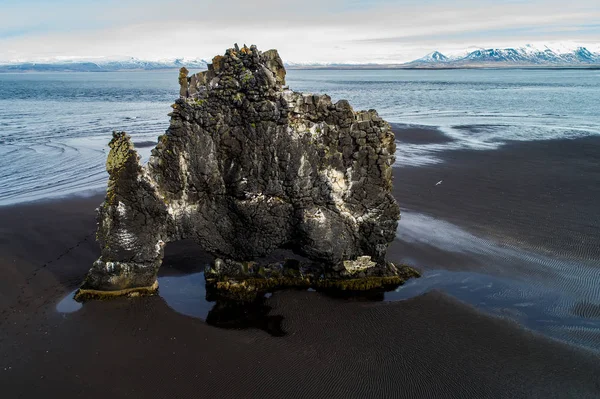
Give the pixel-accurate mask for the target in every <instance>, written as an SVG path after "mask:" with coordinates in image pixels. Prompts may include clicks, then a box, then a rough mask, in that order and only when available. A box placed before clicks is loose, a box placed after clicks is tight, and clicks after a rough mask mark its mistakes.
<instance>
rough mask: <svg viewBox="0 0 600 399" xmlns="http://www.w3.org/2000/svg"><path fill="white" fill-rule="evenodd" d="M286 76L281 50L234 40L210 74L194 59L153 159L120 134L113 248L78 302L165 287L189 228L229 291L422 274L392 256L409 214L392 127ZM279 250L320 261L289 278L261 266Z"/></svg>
mask: <svg viewBox="0 0 600 399" xmlns="http://www.w3.org/2000/svg"><path fill="white" fill-rule="evenodd" d="M285 75H286V71H285V68H284V67H283V62H282V61H281V59H280V57H279V55H278V53H277V51H275V50H269V51H266V52H264V53H263V52H260V51H258V49H257V48H256V47H255V46H252V47H250V48H248V47H245V46H244V48H242V49H240V48H238V47H237V46H236V47H235V48H232V49H229V50H227V51H226V53H225V55H224V56H217V57H215V58H214V59H213V63H212V64H210V65H209V67H208V71H205V72H201V73H197V74H194V75H192V76H188V71H187V70H185V68H182V70H181V71H180V76H179V83H180V89H181V91H180V94H181V98H180V99H178V100H177V101H176V102H175V104H173V106H172V107H173V112H172V113H171V114H170V115H171V124H170V127H169V129H168V130H167V132H166V134H165V135H163V136H161V137H160V138H159V143H158V144H157V146H156V147H155V148H154V149H153V150H152V156H151V157H150V159H149V161H148V163H147V165H145V166H142V165H141V164H140V161H139V155H138V154H137V152H136V151H135V149H134V148H133V144H132V143H131V139H130V137H129V136H128V135H127V134H125V133H124V132H120V133H115V134H114V135H113V140H112V141H111V142H110V148H111V151H110V154H109V156H108V159H107V162H106V167H107V170H108V172H109V175H110V177H109V182H108V189H107V195H106V200H105V201H104V203H103V204H102V205H101V206H100V208H99V213H98V222H99V227H98V233H97V239H98V242H99V243H100V248H101V256H100V258H99V259H98V260H97V261H96V262H95V263H94V265H93V267H92V268H91V270H90V272H89V273H88V276H87V277H86V280H85V282H84V284H83V286H82V290H80V292H79V293H78V296H79V298H80V299H85V298H86V297H89V296H101V295H102V294H103V293H107V292H110V293H111V294H113V295H115V294H117V295H118V294H121V293H122V294H129V293H131V290H137V291H141V292H143V293H151V292H153V291H154V290H155V289H156V285H155V282H156V276H157V272H158V269H159V267H160V265H161V263H162V258H163V251H164V249H163V247H164V244H165V243H167V242H172V241H177V240H182V239H186V238H191V239H194V240H195V241H197V242H198V243H199V244H200V245H201V247H202V248H203V249H204V250H206V251H208V252H210V253H211V254H213V255H215V256H217V257H219V258H220V259H222V261H219V262H218V263H215V267H214V268H212V270H211V279H213V281H214V283H215V285H216V287H217V288H219V289H222V290H242V289H245V288H247V287H249V289H250V290H253V289H254V287H255V286H261V285H263V286H264V285H268V286H272V285H274V286H278V285H283V286H296V287H303V286H318V287H322V288H339V289H352V290H366V289H372V288H381V287H383V286H387V285H393V284H399V283H401V282H403V281H404V280H405V279H406V278H409V277H413V276H415V275H416V273H414V272H409V270H408V269H407V268H402V267H398V266H397V265H394V264H392V263H390V262H387V261H386V259H385V256H386V251H387V247H388V244H389V243H390V242H391V241H392V240H393V239H394V237H395V233H396V227H397V224H398V219H399V217H400V210H399V207H398V204H397V203H396V201H395V199H394V197H393V196H392V195H391V193H390V191H391V187H392V165H393V164H394V161H395V150H396V145H395V141H394V134H393V133H392V131H391V128H390V126H389V124H388V123H387V122H386V121H384V120H383V119H381V118H380V117H379V116H378V114H377V112H376V111H374V110H369V111H360V112H355V111H354V110H353V109H352V107H351V106H350V104H349V103H348V102H347V101H345V100H340V101H338V102H337V103H332V101H331V98H330V97H329V96H327V95H312V94H302V93H296V92H294V91H292V90H289V89H288V88H287V87H286V86H285ZM279 248H288V249H291V250H293V251H294V252H295V253H297V254H301V255H303V256H305V257H306V258H308V259H309V260H310V262H312V263H313V264H315V265H318V271H317V272H315V270H316V269H315V268H314V267H307V268H301V270H300V272H299V273H293V275H292V276H286V275H285V273H282V272H281V268H279V267H273V266H272V265H267V264H260V263H257V262H256V259H257V258H260V257H264V256H266V255H268V254H270V253H272V252H273V251H275V250H277V249H279ZM284 269H285V265H284ZM290 271H293V272H297V271H298V270H296V269H294V270H291V269H290ZM284 272H285V270H284Z"/></svg>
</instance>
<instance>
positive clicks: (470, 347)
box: [0, 129, 600, 398]
mask: <svg viewBox="0 0 600 399" xmlns="http://www.w3.org/2000/svg"><path fill="white" fill-rule="evenodd" d="M396 133H397V140H399V148H400V151H401V150H402V149H401V143H402V139H403V135H404V140H413V141H415V140H421V141H422V142H423V143H425V142H427V141H428V140H431V141H435V140H440V139H443V138H440V137H439V136H438V134H437V133H435V132H433V133H432V132H431V129H430V131H429V132H426V133H425V136H419V134H420V133H419V130H413V131H408V130H407V131H405V132H398V131H397V132H396ZM593 139H594V140H595V138H593ZM588 140H591V139H586V140H583V141H581V140H576V141H571V142H563V141H555V142H531V143H510V144H507V145H505V146H503V147H501V148H500V149H497V150H494V151H481V152H477V151H462V150H457V151H449V152H446V153H443V154H442V156H443V158H444V163H443V164H441V165H434V166H431V167H427V166H426V167H406V168H395V170H394V173H395V181H394V187H395V188H394V190H395V191H394V195H395V196H396V197H397V198H398V201H399V202H400V204H401V206H402V207H403V215H404V219H403V221H401V222H400V228H399V234H400V238H399V239H397V240H396V241H395V242H394V243H393V244H392V246H391V247H390V251H389V254H390V260H392V261H394V260H396V259H398V260H400V259H405V258H410V259H412V261H413V262H416V263H418V265H417V266H419V265H421V266H424V267H425V268H426V270H425V271H426V272H427V271H430V272H431V273H433V272H435V269H436V268H439V267H440V266H442V267H445V268H447V270H449V271H450V272H452V271H467V272H482V273H490V274H495V275H500V276H511V277H513V276H521V277H519V278H521V279H524V280H528V281H531V282H536V281H544V282H548V281H554V280H553V279H557V275H556V273H559V272H562V271H561V270H559V269H556V268H557V266H556V265H554V264H549V265H546V264H542V266H543V268H541V269H540V270H542V271H544V273H546V274H539V275H537V274H535V273H533V272H540V270H532V269H528V268H527V267H525V266H524V265H528V264H526V263H522V262H521V261H520V262H521V263H519V262H515V261H514V259H513V258H510V257H507V258H506V261H505V262H504V263H502V262H500V261H502V258H499V257H498V256H497V253H496V252H493V251H491V252H490V250H489V248H488V247H486V246H485V245H488V244H486V243H483V244H481V243H479V242H476V243H477V244H478V245H482V247H481V248H482V249H481V250H479V249H477V248H475V249H474V248H472V247H468V246H465V244H464V242H462V241H461V240H462V239H463V236H462V235H460V234H463V233H460V232H459V231H458V230H443V228H447V227H448V225H447V224H455V226H459V227H460V228H462V229H465V231H467V232H470V234H472V235H474V236H476V238H481V237H487V239H488V240H489V241H493V240H497V244H498V245H499V246H500V247H502V246H506V245H508V244H515V245H516V244H519V245H520V247H522V248H526V249H535V250H540V251H541V252H542V253H545V252H547V251H550V250H552V249H555V250H556V251H558V253H559V255H560V256H565V257H567V259H571V260H573V259H579V260H581V259H583V258H588V259H598V258H597V257H596V256H597V254H596V252H594V251H593V248H592V247H591V245H592V244H593V241H590V239H591V238H593V235H592V232H593V230H594V229H595V228H596V227H597V225H596V224H594V223H595V222H594V221H593V219H590V215H589V212H591V208H589V209H588V208H586V207H585V206H583V207H582V204H583V205H585V204H586V203H587V201H589V199H590V198H593V197H594V196H595V195H596V192H595V191H594V188H593V187H592V188H591V191H590V192H588V193H587V194H585V195H584V196H582V193H580V192H578V191H577V190H576V189H577V187H579V186H580V185H583V187H580V188H581V189H584V188H585V187H588V186H587V185H586V184H585V182H584V181H582V180H576V181H574V182H573V184H572V185H571V184H569V185H567V186H566V188H565V190H563V191H560V192H556V193H555V195H554V196H553V197H551V198H549V199H548V198H547V197H543V196H542V197H541V198H546V202H544V203H545V204H549V206H550V207H549V208H544V207H543V206H541V204H543V203H540V202H539V198H540V197H539V196H540V195H542V194H543V193H545V192H547V184H549V182H550V180H546V179H545V177H544V176H550V175H551V174H552V173H555V171H554V170H553V171H549V170H546V171H544V166H545V165H547V164H548V162H550V163H551V164H552V165H555V166H556V167H562V168H563V170H564V173H565V174H566V175H568V174H570V173H572V172H573V169H569V165H571V167H572V168H580V167H581V165H582V164H577V163H575V164H574V163H573V162H576V159H575V158H571V155H572V156H573V157H574V156H575V155H577V154H580V153H581V149H582V148H588V149H590V148H592V149H594V148H600V147H597V146H595V144H596V141H594V145H591V144H590V141H588ZM534 150H535V151H534ZM589 151H592V150H589ZM594 151H596V150H594ZM587 154H588V157H587V158H586V159H587V160H588V161H589V160H590V159H595V158H594V157H595V156H596V153H595V152H588V153H587ZM559 156H566V158H562V161H561V162H559V158H560V157H559ZM536 157H537V160H536ZM482 160H485V163H484V165H487V166H488V172H487V173H486V168H483V167H480V168H477V167H474V166H476V165H482V162H483V161H482ZM517 161H518V162H517ZM581 162H584V160H581ZM523 163H524V164H523ZM511 165H512V169H511V167H510V166H511ZM522 165H525V167H523V166H522ZM565 168H566V169H565ZM546 169H547V168H546ZM442 171H443V173H445V174H446V175H445V176H442V178H443V180H444V182H443V183H442V184H441V185H438V186H435V183H436V182H437V181H439V180H440V178H439V174H440V173H442ZM534 176H535V177H536V178H537V179H538V180H540V182H538V183H535V182H532V178H533V177H534ZM594 176H595V175H594V174H593V173H592V174H590V175H588V176H587V177H585V179H592V180H594V179H595V177H594ZM511 177H512V179H511ZM581 178H583V177H581ZM491 181H493V182H496V183H494V184H495V185H490V182H491ZM486 188H487V191H486V190H485V189H486ZM525 189H528V190H529V191H522V190H525ZM514 190H516V191H514ZM573 190H575V191H573ZM586 190H590V188H589V187H588V188H587V189H586ZM502 192H505V193H510V192H514V196H511V195H507V194H504V195H500V194H501V193H502ZM586 195H589V196H591V197H588V196H586ZM524 196H525V197H529V199H527V200H525V201H523V200H522V198H523V197H524ZM102 199H103V195H93V196H89V197H69V198H64V199H60V200H44V201H36V202H33V203H27V204H18V205H11V206H3V207H0V226H2V228H1V229H0V262H2V265H3V267H2V268H1V269H0V317H1V319H0V327H1V328H0V341H1V342H2V345H1V346H0V361H1V362H2V363H0V384H2V386H3V387H4V391H5V392H6V393H7V395H8V396H15V397H17V396H19V395H23V396H26V397H31V396H34V395H42V394H45V393H47V392H48V391H52V392H53V393H55V394H56V395H63V396H67V397H71V396H76V395H80V394H83V392H85V394H86V396H90V397H106V396H107V395H111V396H115V397H123V396H126V395H131V394H132V393H134V394H135V395H136V396H141V395H151V396H159V395H162V396H170V397H188V396H194V395H197V393H198V392H202V393H203V394H206V395H216V396H219V397H228V396H238V397H239V396H246V395H247V396H257V395H258V396H261V395H262V396H270V397H272V396H303V397H304V396H306V397H309V396H312V397H323V396H328V397H364V396H371V397H389V396H396V397H415V396H424V395H430V396H436V397H450V396H453V397H456V396H460V397H473V398H480V397H507V396H508V397H523V398H525V397H527V398H530V397H544V398H546V397H569V396H577V397H595V396H597V395H598V394H599V393H600V386H599V385H598V383H597V381H600V366H599V365H600V361H599V360H600V355H599V354H598V353H594V352H591V351H587V350H583V349H580V348H577V347H575V346H572V345H567V344H566V343H563V342H559V341H557V340H554V339H550V338H547V337H545V336H542V335H541V334H539V333H536V332H532V331H530V330H527V329H524V328H523V327H522V326H521V325H518V324H517V323H515V322H513V321H508V320H502V319H500V318H497V317H494V316H490V315H489V314H486V313H488V312H482V311H480V310H477V309H475V308H474V307H472V306H470V305H468V304H466V303H464V302H461V301H458V300H456V299H454V298H452V297H451V296H449V295H447V294H444V293H442V292H439V291H436V290H434V291H429V292H427V293H425V294H420V295H418V296H416V297H412V298H410V299H405V300H401V301H392V302H390V301H388V300H387V299H386V300H384V301H381V299H382V298H378V300H373V299H365V298H362V299H361V298H356V299H355V300H349V299H336V298H331V297H328V296H326V295H323V294H321V293H317V292H310V291H295V290H291V291H280V292H276V293H274V294H273V295H272V296H270V297H269V298H266V299H265V302H264V306H265V307H263V308H262V310H261V311H264V312H266V313H265V314H259V315H257V316H256V318H255V320H251V321H249V323H250V324H249V325H248V326H250V327H255V328H249V329H239V328H237V327H235V326H233V328H225V329H224V328H216V327H213V326H210V325H208V324H206V323H205V322H204V321H203V320H200V319H197V318H193V317H190V316H185V315H182V314H180V313H178V312H176V311H175V310H173V307H172V306H171V305H170V304H169V302H168V301H167V300H166V299H165V298H164V297H163V296H161V295H160V287H159V295H158V296H154V297H147V298H120V299H115V300H112V301H108V302H96V301H91V302H88V303H85V304H84V305H83V307H82V308H81V309H80V310H78V311H76V312H73V313H59V312H57V311H56V305H57V303H59V301H60V300H61V299H62V298H64V297H65V296H66V295H69V293H70V292H72V291H73V290H75V289H76V288H77V287H78V286H79V284H80V283H81V281H82V280H83V277H84V276H85V273H86V272H87V270H88V268H89V266H90V265H91V263H92V262H93V261H94V260H95V259H96V258H97V257H98V252H99V250H98V247H97V244H96V243H95V241H94V233H95V215H94V209H95V208H96V207H97V206H98V205H99V204H100V202H101V201H102ZM573 201H575V202H573ZM578 201H581V202H578ZM561 203H562V204H570V205H568V206H569V207H571V206H576V207H578V209H581V215H579V214H577V215H576V216H577V217H575V218H571V219H573V220H570V219H569V212H563V213H561V212H560V206H558V204H561ZM478 204H481V205H478ZM502 204H505V205H504V206H502ZM517 204H518V205H519V209H517V211H515V212H507V211H506V210H507V209H510V208H512V207H515V206H517ZM538 205H539V206H538ZM564 206H567V205H564ZM564 206H563V207H564ZM482 207H487V208H485V209H484V208H482ZM507 207H508V208H507ZM548 209H552V211H553V213H552V215H551V216H552V218H553V220H555V222H556V223H560V224H561V226H566V229H567V230H566V231H572V229H574V230H577V229H579V228H580V227H582V226H583V227H585V226H586V224H585V223H587V225H588V227H589V228H591V230H589V231H588V230H585V229H583V230H581V235H580V236H578V238H577V239H578V240H579V246H578V247H572V241H570V240H569V236H568V234H564V235H561V236H557V235H556V233H555V231H554V229H552V224H548V225H546V224H540V223H539V220H540V219H539V218H540V217H541V216H540V215H543V214H544V213H548ZM557 209H558V210H559V211H556V210H557ZM569 209H573V208H569ZM586 210H587V212H588V214H586V213H585V212H584V211H586ZM421 215H426V216H421ZM427 217H428V218H429V219H427ZM424 222H427V223H433V222H436V223H447V224H429V225H427V224H419V223H424ZM403 223H404V224H403ZM565 223H566V224H565ZM533 225H535V226H537V227H538V228H537V229H535V231H530V230H531V229H530V228H529V227H528V226H533ZM403 226H405V227H404V231H405V233H402V231H403V230H402V229H403ZM440 229H441V230H440ZM436 231H437V232H438V233H439V234H437V236H436V235H434V233H435V232H436ZM448 232H449V233H448ZM402 234H404V235H402ZM407 234H408V235H410V234H412V235H413V236H415V235H418V236H419V237H421V238H423V239H422V240H421V241H419V240H417V241H414V240H413V241H410V240H409V239H407V236H406V235H407ZM446 234H448V235H449V236H450V237H449V238H448V239H449V244H448V243H447V242H446V241H440V240H441V239H445V238H444V237H445V236H446ZM436 240H437V241H436ZM463 241H464V240H463ZM440 243H441V244H444V245H446V244H447V245H454V246H456V247H455V248H450V249H449V248H448V247H447V246H444V245H440ZM436 246H437V247H436ZM570 248H571V249H570ZM590 248H592V249H590ZM488 252H490V253H488ZM582 253H584V254H585V256H582V255H581V254H582ZM555 255H556V254H555ZM210 259H211V257H210V256H209V255H207V254H204V253H203V252H202V251H201V250H200V249H198V248H197V247H196V246H195V245H194V244H193V243H191V242H187V241H186V242H178V243H173V244H169V245H168V246H167V249H166V256H165V263H164V265H163V267H162V268H161V271H160V273H159V279H160V277H161V276H179V275H186V274H189V273H193V272H201V271H202V270H203V264H204V263H206V262H209V261H210ZM490 259H491V260H495V262H499V263H494V264H490V263H489V262H490ZM498 259H500V260H498ZM584 260H585V259H584ZM553 267H554V268H555V269H556V270H553V269H552V268H553ZM427 268H429V269H427ZM582 270H583V269H582ZM576 271H577V269H573V272H574V273H575V272H576ZM540 273H541V272H540ZM428 276H429V277H430V276H431V274H429V275H427V274H426V275H425V276H424V278H428ZM558 276H560V274H558ZM572 277H573V278H582V279H585V278H587V277H586V276H585V275H584V276H578V275H574V276H572ZM591 283H593V281H592V282H591ZM406 288H410V287H406ZM171 289H172V290H175V291H177V288H176V287H174V288H171ZM402 292H403V291H402V290H400V291H399V293H402ZM592 303H593V301H592ZM578 309H579V312H580V313H583V316H588V317H591V318H592V319H594V318H595V317H597V316H598V315H596V313H594V310H593V307H586V308H578ZM581 309H583V310H581ZM590 312H591V313H590ZM223 326H224V327H227V325H223ZM278 328H280V329H281V330H282V331H283V333H285V335H284V336H283V337H277V336H269V334H267V333H266V332H265V331H272V330H277V329H278ZM263 330H265V331H263ZM273 335H276V334H273ZM588 338H589V337H588ZM57 365H61V366H60V367H57ZM106 370H110V372H111V373H114V375H120V374H126V375H127V376H128V378H127V379H124V380H123V379H119V378H115V379H114V380H110V381H109V382H107V380H106ZM299 380H301V381H311V383H310V384H306V383H304V384H301V385H300V387H299V385H298V383H297V381H299ZM232 381H233V383H232ZM475 381H476V382H475ZM90 386H94V387H95V389H94V390H93V391H90V389H89V387H90Z"/></svg>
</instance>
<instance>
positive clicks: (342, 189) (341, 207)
mask: <svg viewBox="0 0 600 399" xmlns="http://www.w3.org/2000/svg"><path fill="white" fill-rule="evenodd" d="M322 175H323V177H324V178H325V179H326V180H327V181H328V182H329V186H330V187H331V197H332V199H333V203H334V204H335V207H336V209H337V210H338V212H339V213H340V215H342V216H345V217H346V218H348V219H350V220H351V221H352V222H353V224H356V217H355V216H354V215H353V214H352V212H350V210H349V209H348V208H347V207H346V203H345V202H344V197H345V196H346V195H347V194H348V190H349V187H348V183H347V181H346V176H345V175H344V173H343V172H341V171H339V170H336V169H332V168H327V169H325V170H324V171H323V172H322Z"/></svg>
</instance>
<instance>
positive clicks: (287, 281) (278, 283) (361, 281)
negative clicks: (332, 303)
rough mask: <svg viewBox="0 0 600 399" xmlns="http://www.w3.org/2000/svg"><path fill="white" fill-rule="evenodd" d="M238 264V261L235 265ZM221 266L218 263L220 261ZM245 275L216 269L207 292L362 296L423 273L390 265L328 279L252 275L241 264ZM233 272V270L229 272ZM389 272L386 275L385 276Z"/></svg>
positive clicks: (283, 271) (242, 296)
mask: <svg viewBox="0 0 600 399" xmlns="http://www.w3.org/2000/svg"><path fill="white" fill-rule="evenodd" d="M236 263H237V262H236ZM217 264H218V261H217ZM241 265H242V267H243V270H244V271H245V273H239V274H238V275H237V276H220V275H218V274H215V272H214V270H213V269H209V270H207V271H206V272H205V278H206V288H207V292H210V295H211V296H214V297H215V298H227V299H231V300H235V301H253V300H255V299H256V297H257V296H260V295H263V294H264V293H266V292H272V291H277V290H281V289H286V288H292V289H293V288H296V289H308V288H312V289H315V290H317V291H328V292H338V293H340V292H343V293H346V294H348V295H351V294H352V293H354V292H356V293H363V292H366V291H390V290H393V289H395V288H397V287H398V286H400V285H402V284H404V283H405V282H406V281H407V280H408V279H410V278H417V277H420V276H421V273H420V272H419V271H418V270H416V269H414V268H412V267H410V266H407V265H400V266H396V265H394V264H392V263H389V264H388V266H387V268H385V269H383V270H382V269H378V270H373V271H371V273H370V275H364V274H363V273H361V275H347V274H346V275H345V273H344V272H341V273H339V274H338V275H337V276H333V275H327V276H325V275H324V274H323V273H321V272H320V271H319V270H318V269H311V268H298V269H290V268H268V267H263V266H261V267H259V269H258V271H255V272H253V270H252V265H248V264H247V263H246V264H243V263H241ZM229 270H231V268H230V269H229ZM386 272H387V274H386Z"/></svg>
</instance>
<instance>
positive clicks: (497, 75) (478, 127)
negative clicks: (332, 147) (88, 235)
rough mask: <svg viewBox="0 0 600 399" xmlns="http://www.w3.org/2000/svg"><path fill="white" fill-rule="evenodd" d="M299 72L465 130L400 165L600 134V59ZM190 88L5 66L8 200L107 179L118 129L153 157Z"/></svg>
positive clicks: (421, 120)
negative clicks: (591, 62) (597, 63)
mask: <svg viewBox="0 0 600 399" xmlns="http://www.w3.org/2000/svg"><path fill="white" fill-rule="evenodd" d="M287 83H288V85H289V86H290V88H292V89H293V90H296V91H303V92H312V93H327V94H329V95H330V96H331V97H332V99H333V100H334V101H336V100H339V99H347V100H349V101H350V103H351V104H352V105H353V106H354V108H355V109H371V108H374V109H376V110H377V111H378V112H379V113H380V115H381V116H382V117H384V118H385V119H386V120H388V121H390V122H399V123H405V124H415V125H426V126H436V127H439V128H440V129H441V130H442V131H443V132H444V133H445V134H447V135H448V136H450V137H452V138H453V139H455V140H453V141H451V142H448V143H443V144H429V145H420V144H405V145H403V146H402V149H401V151H399V152H398V157H397V166H399V167H402V166H410V165H422V164H431V163H437V162H440V159H439V157H437V156H436V154H437V153H439V152H440V151H446V150H449V149H461V148H472V149H489V148H496V147H498V146H501V145H502V144H503V143H504V142H506V141H509V140H525V141H526V140H540V139H556V138H572V137H582V136H587V135H600V112H598V104H600V73H599V72H598V71H593V70H560V71H547V70H543V71H529V70H449V71H418V70H410V71H405V70H391V71H379V70H356V71H337V70H334V71H331V70H310V71H309V70H290V71H289V72H288V78H287ZM178 90H179V89H178V83H177V71H155V72H107V73H27V74H0V205H6V204H10V203H17V202H23V201H29V200H35V199H40V198H48V197H51V196H60V195H67V194H71V193H80V192H84V191H86V190H97V189H101V188H102V187H103V186H104V185H105V182H106V180H107V174H106V173H105V170H104V160H105V158H106V151H107V150H108V146H107V144H108V142H109V141H110V137H111V132H112V131H113V130H124V131H127V132H128V133H129V134H130V135H131V136H132V137H133V139H134V142H137V143H138V144H142V145H138V147H140V152H141V154H142V156H143V157H145V158H147V157H148V156H149V150H150V147H148V145H147V144H148V142H155V141H156V138H157V137H158V136H159V135H160V134H162V133H164V131H165V130H166V128H167V127H168V123H169V118H168V116H167V114H168V113H169V112H170V105H171V104H173V102H174V100H175V99H176V98H177V96H178ZM144 144H146V146H144Z"/></svg>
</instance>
